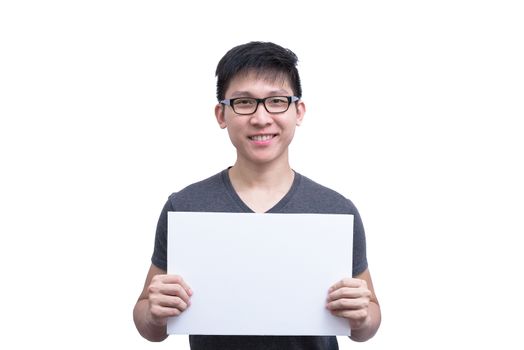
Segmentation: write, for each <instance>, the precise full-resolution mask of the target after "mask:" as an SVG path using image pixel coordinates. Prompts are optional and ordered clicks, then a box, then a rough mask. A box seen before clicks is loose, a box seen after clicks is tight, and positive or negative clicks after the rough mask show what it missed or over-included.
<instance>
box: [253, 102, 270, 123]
mask: <svg viewBox="0 0 524 350" xmlns="http://www.w3.org/2000/svg"><path fill="white" fill-rule="evenodd" d="M249 122H250V123H251V125H253V126H259V125H260V126H266V125H270V124H272V123H273V116H272V115H271V113H268V111H266V109H265V108H264V104H263V103H259V105H258V108H257V110H256V112H255V113H253V114H252V115H251V118H250V119H249Z"/></svg>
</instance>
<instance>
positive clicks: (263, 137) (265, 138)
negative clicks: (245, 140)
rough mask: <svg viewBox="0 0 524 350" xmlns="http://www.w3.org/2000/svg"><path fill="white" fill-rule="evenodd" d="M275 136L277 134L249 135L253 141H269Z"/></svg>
mask: <svg viewBox="0 0 524 350" xmlns="http://www.w3.org/2000/svg"><path fill="white" fill-rule="evenodd" d="M275 136H276V135H275V134H267V135H255V136H249V139H250V140H253V141H268V140H271V139H272V138H273V137H275Z"/></svg>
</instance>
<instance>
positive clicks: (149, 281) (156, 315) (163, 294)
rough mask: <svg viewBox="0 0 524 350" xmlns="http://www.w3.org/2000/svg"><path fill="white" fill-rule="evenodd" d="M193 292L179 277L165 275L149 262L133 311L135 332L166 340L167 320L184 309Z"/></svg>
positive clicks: (150, 338) (156, 339)
mask: <svg viewBox="0 0 524 350" xmlns="http://www.w3.org/2000/svg"><path fill="white" fill-rule="evenodd" d="M192 294H193V292H192V291H191V289H190V288H189V286H188V285H187V284H186V283H185V282H184V280H183V279H182V277H180V276H177V275H167V274H166V271H164V270H162V269H160V268H158V267H156V266H155V265H151V267H150V268H149V272H148V273H147V277H146V282H145V283H144V289H143V290H142V293H141V294H140V297H139V298H138V300H137V302H136V305H135V308H134V310H133V319H134V321H135V326H136V328H137V330H138V332H139V333H140V334H141V335H142V336H143V337H144V338H146V339H147V340H150V341H162V340H164V339H166V338H167V331H166V325H167V319H168V318H169V317H172V316H178V315H180V314H181V313H182V312H184V310H186V309H187V308H188V307H189V305H190V301H189V299H190V297H191V295H192Z"/></svg>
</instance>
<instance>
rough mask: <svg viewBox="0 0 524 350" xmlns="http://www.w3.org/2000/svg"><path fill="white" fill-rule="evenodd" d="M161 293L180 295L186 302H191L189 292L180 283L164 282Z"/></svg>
mask: <svg viewBox="0 0 524 350" xmlns="http://www.w3.org/2000/svg"><path fill="white" fill-rule="evenodd" d="M159 292H160V294H163V295H169V296H173V297H179V298H181V299H182V300H184V302H186V303H188V302H189V294H188V293H187V291H186V290H185V289H184V287H182V286H181V285H180V284H163V285H162V286H161V287H160V289H159Z"/></svg>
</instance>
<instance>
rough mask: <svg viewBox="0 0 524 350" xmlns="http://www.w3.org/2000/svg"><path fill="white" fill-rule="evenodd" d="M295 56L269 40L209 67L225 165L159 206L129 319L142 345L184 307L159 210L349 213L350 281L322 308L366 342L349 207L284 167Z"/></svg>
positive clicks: (366, 315) (236, 343) (194, 339)
mask: <svg viewBox="0 0 524 350" xmlns="http://www.w3.org/2000/svg"><path fill="white" fill-rule="evenodd" d="M296 64H297V57H296V56H295V54H294V53H293V52H291V51H290V50H287V49H284V48H282V47H280V46H278V45H275V44H273V43H266V42H251V43H248V44H244V45H240V46H237V47H234V48H233V49H231V50H230V51H229V52H228V53H227V54H226V55H225V56H224V57H223V58H222V59H221V61H220V62H219V64H218V67H217V71H216V75H217V97H218V101H219V103H218V104H217V105H216V107H215V116H216V119H217V121H218V124H219V126H220V127H221V128H222V129H227V131H228V133H229V137H230V139H231V142H232V143H233V145H234V146H235V148H236V152H237V159H236V162H235V164H234V165H233V166H232V167H230V168H228V169H225V170H223V171H222V172H220V173H218V174H216V175H214V176H212V177H210V178H208V179H206V180H203V181H200V182H198V183H195V184H192V185H190V186H188V187H186V188H185V189H183V190H181V191H180V192H177V193H174V194H172V195H171V196H170V197H169V199H168V201H167V203H166V204H165V206H164V208H163V210H162V213H161V215H160V219H159V222H158V226H157V232H156V240H155V249H154V253H153V257H152V264H151V267H150V269H149V273H148V275H147V278H146V281H145V285H144V290H143V291H142V294H141V295H140V297H139V299H138V301H137V303H136V306H135V309H134V320H135V324H136V327H137V329H138V331H139V332H140V334H141V335H142V336H143V337H145V338H146V339H149V340H151V341H162V340H164V339H165V338H166V337H167V334H166V323H167V319H168V318H169V317H173V316H174V317H176V316H179V315H180V314H181V313H182V312H184V311H185V310H186V309H187V308H188V307H190V305H191V295H192V293H193V292H192V290H191V287H190V286H189V285H188V284H187V283H186V282H185V281H184V279H183V276H176V275H167V274H166V270H167V212H168V211H202V212H258V213H325V214H352V215H354V219H355V222H354V238H353V240H354V242H353V273H352V274H353V276H341V280H340V281H339V282H337V283H335V284H334V285H333V286H326V295H327V301H326V308H328V309H329V310H330V311H331V312H332V313H333V314H334V315H336V316H338V317H343V318H345V319H347V321H348V324H349V326H350V327H351V338H352V339H353V340H355V341H366V340H368V339H370V338H371V337H372V336H373V335H374V334H375V332H376V331H377V329H378V327H379V325H380V319H381V315H380V307H379V304H378V301H377V298H376V296H375V293H374V290H373V284H372V281H371V275H370V273H369V270H368V265H367V259H366V245H365V236H364V228H363V225H362V221H361V219H360V216H359V214H358V211H357V209H356V208H355V206H354V205H353V203H352V202H351V201H349V200H348V199H346V198H344V197H343V196H341V195H340V194H338V193H336V192H334V191H332V190H330V189H328V188H326V187H323V186H321V185H319V184H317V183H315V182H313V181H311V180H310V179H308V178H306V177H305V176H302V175H300V174H299V173H297V172H295V171H293V169H292V168H291V167H290V165H289V158H288V147H289V144H290V143H291V141H292V139H293V135H294V132H295V128H296V126H297V125H300V123H301V122H302V120H303V118H304V114H305V111H306V107H305V104H304V102H303V101H301V100H300V97H301V95H302V90H301V86H300V78H299V74H298V71H297V68H296ZM189 339H190V344H191V349H338V344H337V340H336V337H318V336H307V337H298V336H289V337H282V336H280V337H278V336H203V335H200V336H190V337H189Z"/></svg>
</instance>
